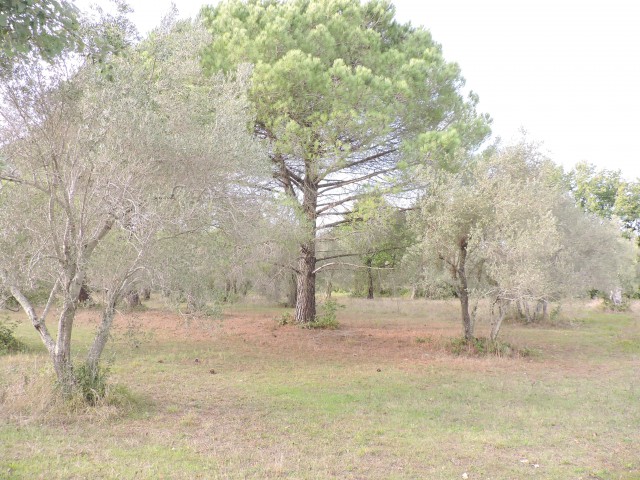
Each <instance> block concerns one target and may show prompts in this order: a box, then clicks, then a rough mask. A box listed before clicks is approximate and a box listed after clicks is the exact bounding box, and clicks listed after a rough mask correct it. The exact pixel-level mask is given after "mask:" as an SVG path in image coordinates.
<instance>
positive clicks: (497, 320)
mask: <svg viewBox="0 0 640 480" xmlns="http://www.w3.org/2000/svg"><path fill="white" fill-rule="evenodd" d="M496 303H497V305H498V314H497V315H496V316H493V315H492V317H493V318H492V319H491V334H490V338H491V340H492V341H494V342H495V341H496V340H497V338H498V334H499V333H500V327H501V326H502V321H503V320H504V317H505V315H506V314H507V305H508V302H505V301H504V300H502V299H499V298H498V299H496ZM491 313H492V314H493V313H494V312H493V311H492V312H491Z"/></svg>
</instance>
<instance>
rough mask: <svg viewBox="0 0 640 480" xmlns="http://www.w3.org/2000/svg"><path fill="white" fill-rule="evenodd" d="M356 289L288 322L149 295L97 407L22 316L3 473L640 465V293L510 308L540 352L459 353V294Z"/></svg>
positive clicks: (621, 473) (431, 472) (625, 472)
mask: <svg viewBox="0 0 640 480" xmlns="http://www.w3.org/2000/svg"><path fill="white" fill-rule="evenodd" d="M340 303H343V304H346V305H347V306H346V308H345V309H341V310H340V311H338V312H337V317H338V321H339V323H340V329H338V330H329V331H327V330H303V329H300V328H297V327H295V326H281V327H279V326H277V324H276V323H275V322H274V321H273V318H274V317H276V316H278V315H281V314H282V313H283V312H284V310H283V309H276V308H273V309H271V308H270V307H268V306H264V305H255V306H254V305H242V306H238V308H235V307H234V309H233V310H232V311H230V312H227V313H226V315H225V319H224V320H223V321H222V324H221V325H220V326H219V328H216V329H215V330H211V329H206V328H201V329H198V328H197V327H194V326H190V327H188V326H184V327H176V323H175V322H179V320H178V319H176V318H174V317H172V316H171V315H168V314H166V313H164V312H161V311H158V310H153V309H150V310H149V311H147V312H143V313H140V316H139V324H138V327H137V328H138V329H139V330H140V332H141V333H142V334H146V333H148V332H149V331H150V330H151V329H152V327H153V330H154V334H153V335H147V336H144V337H143V338H144V340H143V341H141V342H139V343H138V344H137V347H136V346H134V345H132V344H131V342H129V341H128V339H127V335H124V334H123V332H124V331H126V328H127V319H123V318H121V319H119V320H118V321H119V325H120V327H119V328H120V329H119V330H118V331H117V332H116V335H115V339H116V341H115V342H113V343H112V344H111V345H110V347H109V348H110V350H109V351H108V352H107V356H108V357H111V358H113V359H114V361H113V363H112V364H111V380H112V382H113V383H115V384H116V385H126V387H127V388H126V389H125V388H123V387H117V388H115V389H114V393H113V398H114V399H118V401H115V400H114V401H113V402H112V403H111V404H107V403H105V404H102V405H97V406H96V407H91V408H87V409H85V410H82V411H78V410H74V411H70V410H69V407H68V406H64V405H58V404H56V403H55V401H53V400H51V398H52V397H51V378H52V372H51V370H50V368H49V367H48V363H47V358H46V356H45V355H44V354H43V353H42V348H40V347H39V346H38V343H37V338H36V337H35V334H34V333H33V332H32V331H31V328H32V327H31V328H30V327H29V326H28V325H26V324H24V323H23V324H21V325H19V326H18V328H17V330H16V336H18V337H19V338H20V339H21V340H23V341H25V342H26V343H27V344H28V345H29V346H30V353H28V354H18V355H8V356H4V357H0V411H3V415H2V417H1V418H0V439H1V441H0V478H18V479H20V478H29V479H31V478H60V479H63V478H65V479H66V478H292V479H293V478H295V479H305V478H308V479H316V478H353V479H356V478H357V479H361V478H367V479H376V478H379V479H387V478H390V479H392V478H398V479H400V478H402V479H404V478H416V479H423V478H429V479H453V478H462V475H463V474H465V473H466V474H467V477H468V478H469V479H480V478H483V479H512V478H528V477H531V478H540V479H559V478H568V479H579V478H582V479H627V480H629V479H638V478H640V457H638V454H637V451H638V448H637V445H638V444H640V430H639V428H638V426H639V425H640V382H639V380H640V373H639V372H640V348H639V347H638V343H639V341H640V313H639V312H638V311H637V306H635V308H636V310H633V311H631V312H629V313H606V312H602V311H599V310H598V309H596V308H591V307H590V306H588V305H581V304H576V305H571V306H566V307H564V308H563V315H564V316H562V318H561V319H559V320H558V321H557V322H554V323H547V324H543V325H537V326H532V327H527V326H523V325H519V324H514V323H510V324H507V325H505V327H504V331H503V339H504V341H505V342H508V343H509V344H511V345H515V346H517V347H519V348H531V349H535V350H536V352H538V354H537V355H536V356H535V357H533V358H522V357H517V358H505V357H496V356H486V357H470V356H464V355H462V356H455V355H452V354H450V353H448V352H447V349H446V345H447V343H448V342H450V341H451V338H453V337H454V336H456V335H459V334H460V330H461V328H460V326H459V321H458V316H457V309H456V305H455V304H454V303H452V302H423V301H418V302H409V301H404V300H398V301H396V300H392V299H383V300H380V301H378V300H376V301H373V302H371V301H366V300H355V299H348V298H344V299H343V298H341V299H340ZM89 317H90V316H89V315H88V316H87V318H81V319H79V321H78V323H77V326H76V328H77V330H78V332H77V333H78V341H79V346H78V348H77V350H78V354H81V353H82V351H83V350H84V349H86V347H87V345H88V343H89V340H90V337H91V333H92V331H93V329H94V323H93V321H92V320H91V318H89ZM172 319H173V322H174V323H171V321H172ZM178 325H179V323H178ZM486 328H487V326H486V325H484V324H481V325H479V334H483V332H484V331H485V330H486ZM420 339H421V340H420ZM196 360H197V361H196ZM212 371H213V372H215V373H211V372H212Z"/></svg>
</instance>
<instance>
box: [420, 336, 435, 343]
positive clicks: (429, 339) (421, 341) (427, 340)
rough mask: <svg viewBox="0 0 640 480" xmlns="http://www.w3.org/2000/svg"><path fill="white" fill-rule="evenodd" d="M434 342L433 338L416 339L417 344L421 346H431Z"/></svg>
mask: <svg viewBox="0 0 640 480" xmlns="http://www.w3.org/2000/svg"><path fill="white" fill-rule="evenodd" d="M432 342H433V339H432V338H431V337H416V343H419V344H425V343H427V344H431V343H432Z"/></svg>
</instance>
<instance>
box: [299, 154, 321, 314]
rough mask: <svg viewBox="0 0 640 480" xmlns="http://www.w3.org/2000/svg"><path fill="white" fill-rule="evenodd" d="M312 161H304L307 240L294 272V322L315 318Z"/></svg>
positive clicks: (315, 188)
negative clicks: (295, 283)
mask: <svg viewBox="0 0 640 480" xmlns="http://www.w3.org/2000/svg"><path fill="white" fill-rule="evenodd" d="M311 165H312V162H311V161H309V160H306V161H305V170H306V176H305V180H304V186H303V199H302V212H303V213H304V216H305V217H306V220H307V221H308V224H309V229H310V230H309V240H308V241H306V242H304V243H302V244H301V245H300V256H299V257H298V271H297V272H296V276H297V278H296V280H297V289H296V322H297V323H311V322H314V321H315V320H316V272H315V269H316V233H317V232H316V217H317V213H316V209H317V207H318V185H317V184H316V183H315V181H314V178H313V175H312V169H311Z"/></svg>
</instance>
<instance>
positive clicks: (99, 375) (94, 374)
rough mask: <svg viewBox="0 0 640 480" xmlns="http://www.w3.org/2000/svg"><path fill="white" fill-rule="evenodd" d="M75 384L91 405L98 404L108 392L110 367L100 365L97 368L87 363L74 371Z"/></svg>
mask: <svg viewBox="0 0 640 480" xmlns="http://www.w3.org/2000/svg"><path fill="white" fill-rule="evenodd" d="M73 375H74V379H75V385H76V388H77V390H78V393H79V394H80V395H81V397H82V399H83V400H84V401H85V402H86V403H88V404H89V405H96V404H97V403H98V402H99V401H100V400H101V399H103V398H104V397H105V395H106V393H107V379H108V378H109V368H107V367H103V366H100V365H98V366H97V367H95V368H92V367H91V366H89V365H87V364H86V363H83V364H81V365H80V366H78V367H76V368H75V369H74V371H73Z"/></svg>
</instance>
